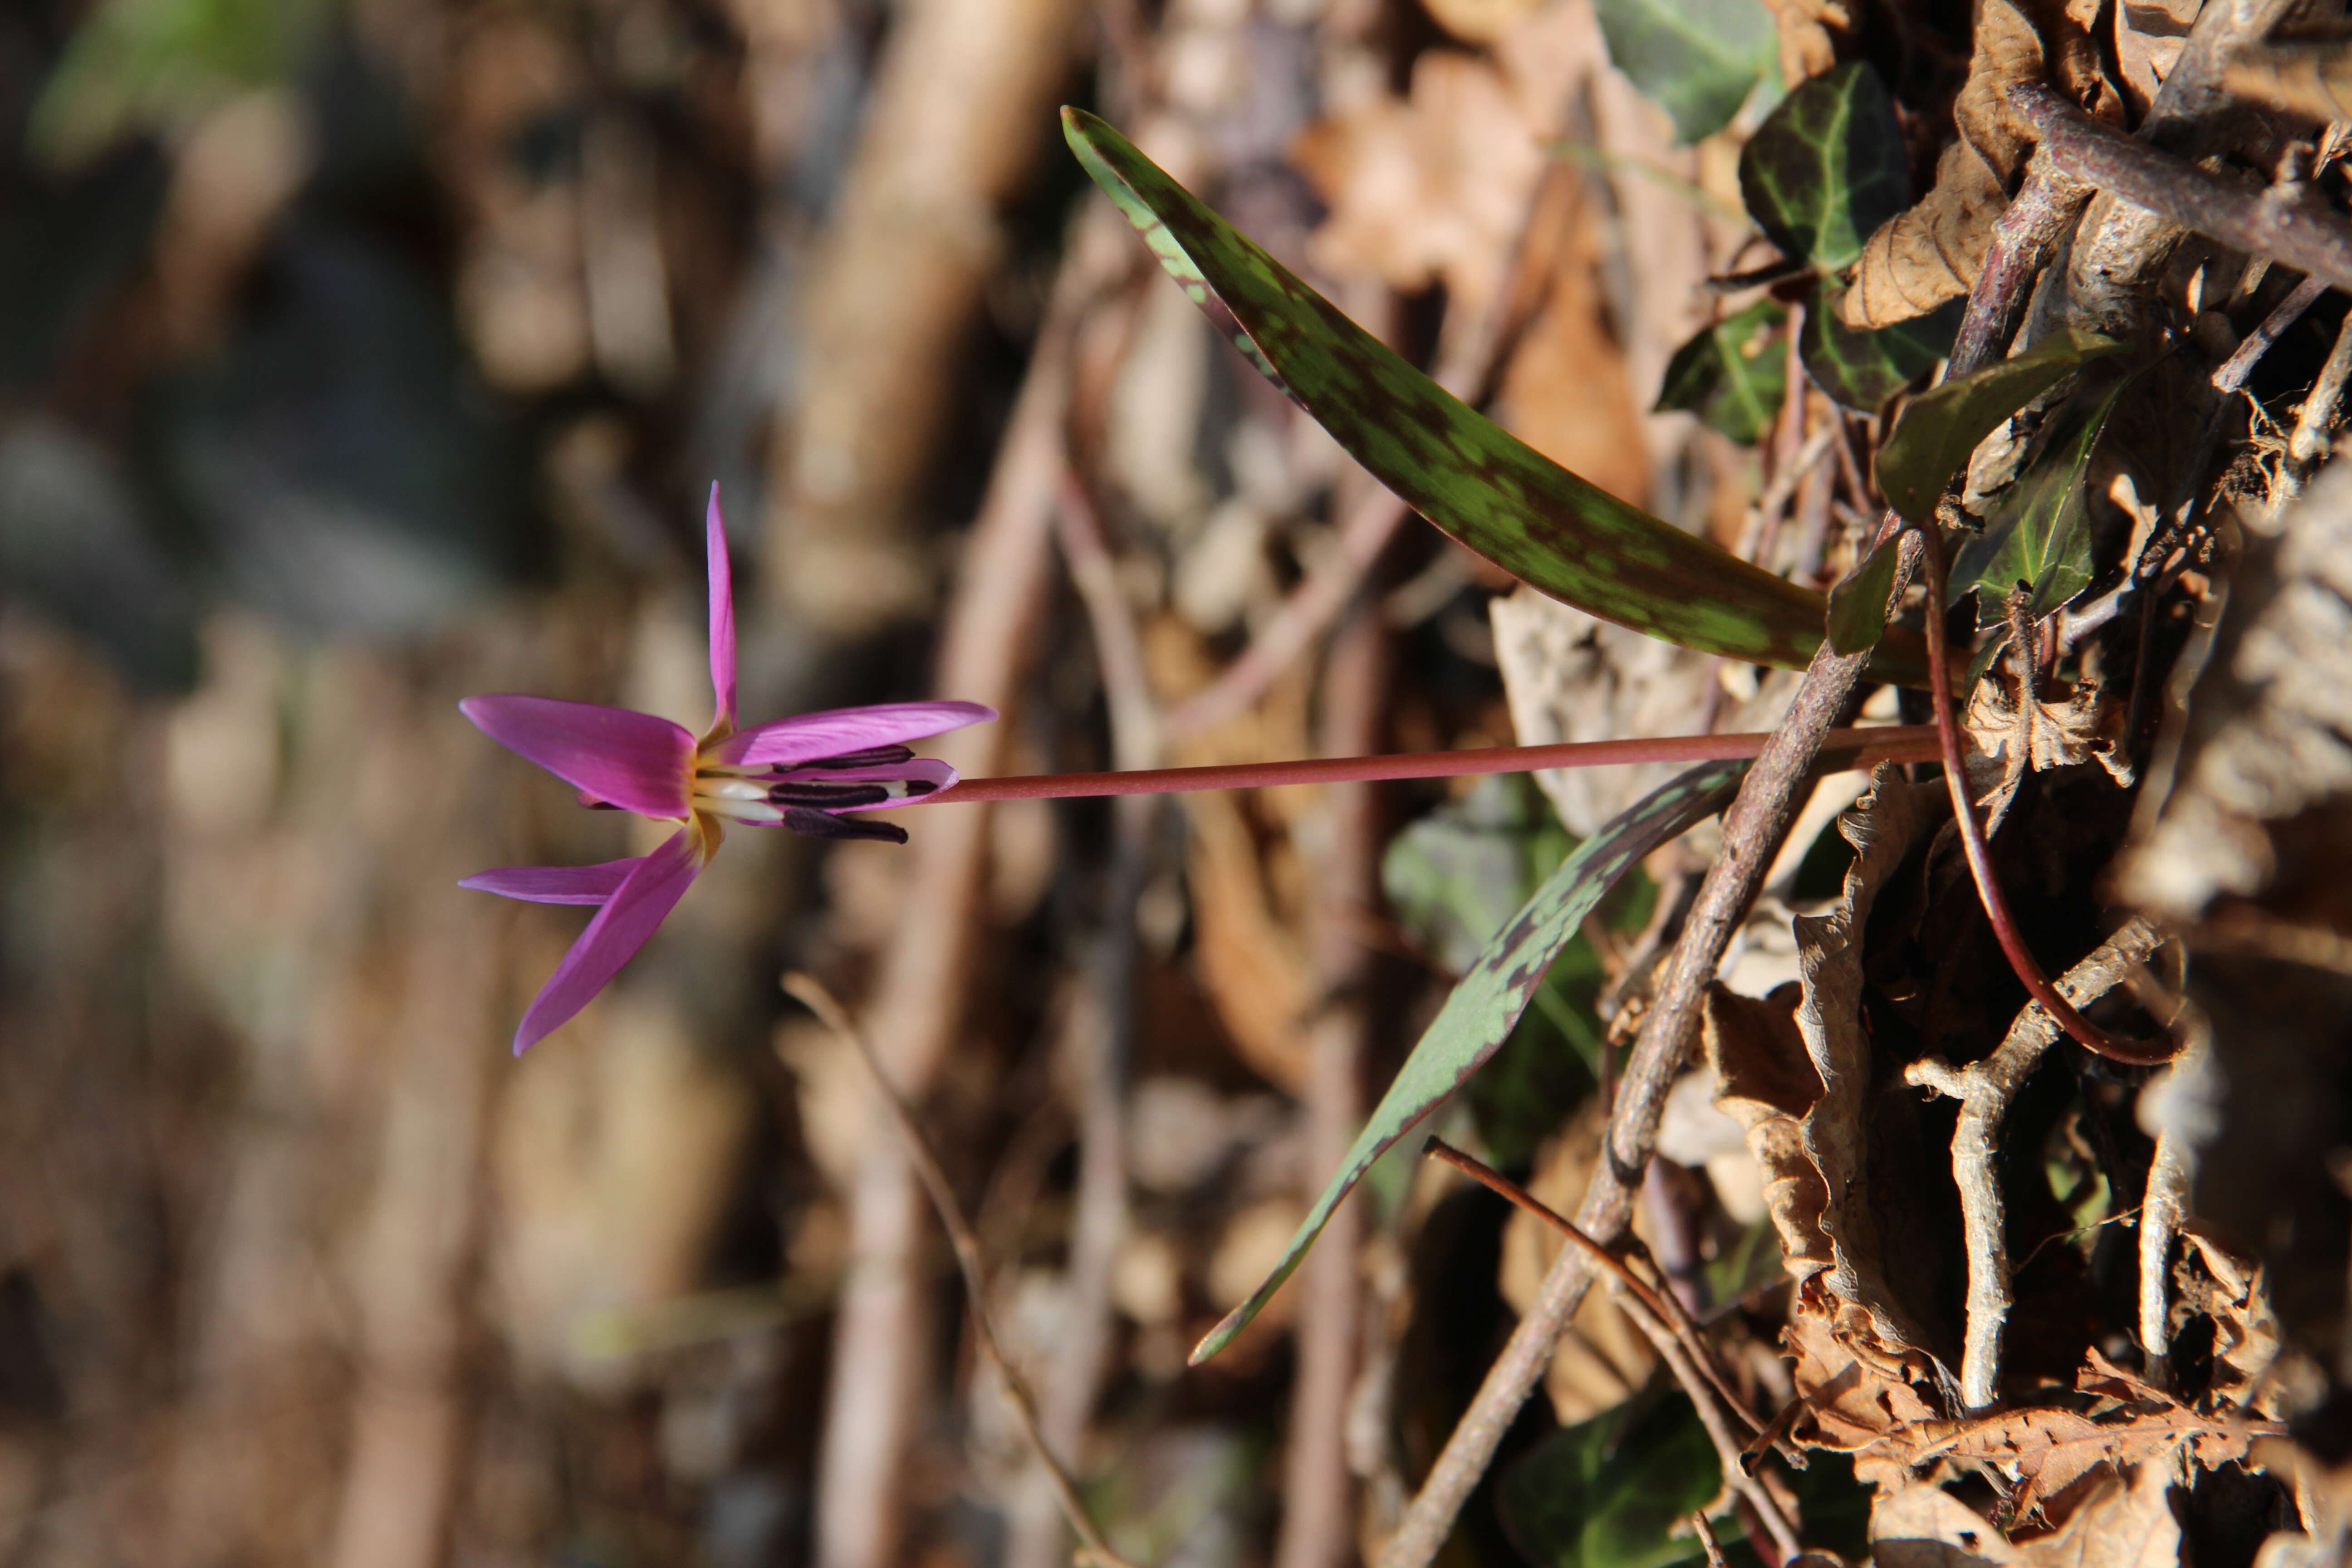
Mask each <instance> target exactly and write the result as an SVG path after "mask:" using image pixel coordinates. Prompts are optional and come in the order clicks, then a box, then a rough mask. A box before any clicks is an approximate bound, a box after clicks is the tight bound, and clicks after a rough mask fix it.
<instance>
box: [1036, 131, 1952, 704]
mask: <svg viewBox="0 0 2352 1568" xmlns="http://www.w3.org/2000/svg"><path fill="white" fill-rule="evenodd" d="M1063 127H1064V130H1065V132H1066V135H1067V136H1068V139H1069V142H1070V146H1071V149H1072V150H1073V151H1074V152H1076V154H1077V156H1078V161H1079V162H1080V163H1083V164H1084V165H1085V166H1086V169H1087V173H1088V174H1091V175H1093V176H1094V179H1095V181H1096V183H1097V184H1099V185H1101V186H1102V188H1103V189H1104V191H1106V192H1107V193H1108V195H1110V197H1111V199H1112V200H1113V201H1114V202H1116V203H1118V205H1119V207H1120V209H1121V210H1122V211H1123V212H1124V213H1125V214H1126V215H1127V216H1128V218H1129V221H1131V222H1132V223H1134V224H1135V226H1137V228H1138V229H1139V230H1140V231H1141V232H1142V234H1143V237H1144V240H1145V243H1147V244H1148V245H1150V247H1151V249H1152V251H1153V253H1154V254H1155V255H1157V256H1158V257H1159V258H1160V263H1161V265H1162V266H1164V267H1166V268H1168V270H1169V272H1170V273H1171V275H1172V276H1174V278H1175V279H1176V280H1177V281H1178V283H1180V284H1181V286H1182V287H1183V288H1184V290H1185V292H1186V293H1187V294H1188V295H1189V296H1190V297H1191V298H1192V300H1194V302H1195V303H1197V304H1200V305H1201V306H1202V308H1203V309H1206V310H1211V311H1212V313H1213V316H1214V317H1216V318H1217V319H1219V320H1220V321H1223V322H1224V323H1226V324H1227V332H1228V335H1229V336H1231V337H1232V338H1233V340H1234V345H1235V346H1236V347H1237V348H1239V349H1240V350H1241V351H1242V352H1243V353H1245V354H1247V355H1249V356H1250V358H1251V360H1252V361H1253V362H1254V363H1256V364H1258V366H1259V367H1260V368H1261V369H1262V370H1264V371H1265V372H1266V374H1269V375H1273V376H1275V377H1277V378H1278V380H1279V382H1280V384H1282V385H1283V386H1284V387H1285V389H1286V391H1288V392H1289V393H1290V395H1292V396H1293V397H1294V398H1295V399H1296V400H1297V402H1298V403H1299V405H1301V406H1302V407H1304V408H1305V409H1307V412H1308V413H1310V414H1312V415H1313V416H1315V417H1316V419H1318V421H1320V422H1321V424H1322V426H1323V427H1324V428H1325V429H1326V430H1328V431H1329V432H1330V433H1331V435H1332V437H1333V438H1334V439H1336V440H1337V441H1338V442H1339V445H1340V447H1342V448H1344V449H1345V450H1346V451H1347V452H1348V454H1349V456H1350V457H1352V458H1355V459H1356V460H1357V461H1358V462H1360V463H1361V464H1362V465H1363V466H1364V467H1365V468H1367V469H1369V470H1370V472H1371V473H1372V474H1373V476H1374V477H1375V478H1377V479H1380V480H1381V483H1383V484H1385V485H1387V486H1388V487H1389V488H1390V489H1393V490H1394V491H1396V493H1397V494H1398V495H1400V496H1402V498H1403V499H1404V500H1405V501H1406V502H1407V503H1408V504H1409V505H1411V506H1412V508H1413V509H1414V510H1417V511H1419V512H1420V513H1421V514H1422V515H1423V517H1426V518H1427V519H1429V521H1432V522H1433V523H1435V524H1436V525H1437V526H1438V527H1439V528H1441V529H1443V530H1444V531H1446V532H1447V533H1449V534H1451V535H1453V536H1454V538H1455V539H1457V540H1459V541H1461V542H1463V543H1464V544H1465V545H1467V546H1468V547H1469V548H1470V549H1472V550H1474V551H1476V552H1478V553H1479V554H1481V555H1484V556H1485V557H1486V559H1488V560H1490V561H1492V562H1494V563H1496V564H1497V565H1499V566H1501V567H1502V568H1503V569H1504V570H1505V571H1507V572H1508V573H1510V574H1512V575H1513V576H1515V577H1517V578H1519V579H1520V580H1521V581H1522V582H1525V583H1528V584H1531V585H1532V586H1534V587H1536V588H1538V589H1539V590H1541V591H1542V592H1544V593H1546V594H1549V595H1551V596H1552V597H1554V598H1556V599H1559V600H1562V601H1564V602H1565V603H1568V604H1570V605H1575V606H1577V607H1578V608H1579V609H1581V610H1584V611H1586V612H1587V613H1589V614H1591V615H1595V616H1601V617H1602V618H1604V619H1607V620H1612V621H1615V622H1617V623H1618V624H1620V625H1622V626H1631V627H1633V629H1634V630H1636V631H1640V632H1644V633H1647V634H1648V635H1650V636H1652V637H1661V638H1664V640H1666V641H1668V642H1675V643H1680V644H1682V645H1683V646H1685V647H1693V648H1697V649H1699V650H1701V651H1703V652H1708V653H1720V654H1724V655H1726V656H1727V657H1729V658H1738V659H1743V660H1746V661H1748V662H1751V663H1757V664H1769V665H1777V666H1780V668H1801V667H1802V666H1803V665H1804V664H1805V663H1807V662H1808V661H1809V660H1810V659H1811V656H1812V652H1813V649H1814V648H1815V647H1818V646H1820V643H1821V637H1822V617H1823V616H1824V615H1825V614H1826V613H1827V608H1828V607H1827V605H1826V604H1825V603H1824V602H1823V600H1822V596H1821V595H1819V594H1815V593H1812V592H1811V591H1810V590H1807V589H1804V588H1801V587H1799V586H1798V585H1797V584H1793V583H1790V582H1788V581H1786V580H1785V579H1782V578H1780V577H1776V576H1774V575H1772V574H1770V573H1769V572H1764V571H1760V570H1759V569H1758V568H1756V567H1753V566H1750V565H1749V564H1748V563H1746V562H1744V561H1741V560H1739V559H1738V557H1736V556H1734V555H1732V554H1731V552H1728V551H1726V550H1722V549H1719V548H1717V546H1715V545H1713V544H1711V543H1708V542H1706V541H1705V540H1703V539H1700V538H1698V537H1696V535H1693V534H1689V533H1685V532H1684V531H1682V530H1680V529H1678V528H1675V526H1674V525H1672V524H1671V523H1668V522H1665V521H1662V520H1660V519H1658V518H1655V517H1652V516H1651V515H1650V514H1649V513H1647V512H1645V511H1643V510H1641V509H1639V508H1638V507H1632V506H1628V505H1626V504H1625V503H1624V502H1622V501H1621V500H1617V499H1616V498H1615V497H1613V496H1611V495H1609V494H1608V493H1607V492H1606V491H1603V490H1601V489H1597V488H1596V487H1594V486H1592V485H1591V484H1588V483H1586V482H1585V481H1584V480H1583V479H1579V478H1577V476H1575V475H1574V474H1571V473H1570V472H1569V471H1568V470H1567V469H1565V468H1561V467H1559V465H1558V464H1557V463H1554V462H1552V461H1550V460H1549V458H1545V457H1543V456H1542V455H1541V454H1539V453H1538V452H1537V451H1536V450H1535V449H1534V448H1532V447H1528V445H1527V444H1526V443H1525V442H1522V441H1520V440H1518V439H1517V437H1513V436H1511V435H1509V434H1508V433H1507V432H1506V431H1504V430H1503V429H1502V428H1501V427H1500V426H1497V425H1496V424H1495V423H1494V422H1493V421H1492V420H1490V419H1487V418H1486V417H1485V416H1482V415H1480V414H1478V413H1477V412H1475V410H1473V409H1471V408H1470V407H1469V406H1467V405H1465V404H1464V403H1463V402H1462V401H1461V400H1460V399H1459V398H1456V397H1454V396H1453V395H1450V394H1448V393H1446V392H1445V391H1444V389H1443V388H1442V387H1440V386H1438V385H1437V384H1436V383H1434V382H1433V381H1431V380H1430V379H1429V377H1428V376H1426V375H1424V374H1422V373H1421V372H1420V371H1418V370H1416V369H1415V368H1413V366H1412V364H1410V363H1407V362H1406V361H1405V360H1404V359H1403V358H1402V357H1401V356H1400V355H1398V354H1397V353H1395V352H1394V351H1392V350H1391V349H1390V348H1388V347H1387V346H1386V345H1385V344H1383V343H1381V342H1379V341H1378V340H1377V339H1375V338H1373V337H1372V336H1371V335H1370V334H1369V333H1367V332H1365V331H1363V330H1362V329H1361V328H1360V327H1358V326H1357V325H1356V324H1355V323H1354V322H1352V321H1349V320H1348V318H1347V317H1346V316H1344V315H1342V314H1340V312H1339V310H1338V309H1337V308H1335V307H1334V306H1333V305H1332V304H1331V302H1330V301H1329V300H1326V299H1324V298H1323V297H1322V296H1321V295H1319V294H1318V293H1316V292H1315V291H1314V290H1313V289H1309V288H1307V286H1306V285H1305V284H1303V283H1301V282H1299V281H1298V279H1297V278H1295V277H1293V276H1292V275H1291V274H1290V273H1289V272H1288V271H1286V270H1285V269H1284V268H1283V267H1282V266H1281V265H1280V264H1279V263H1278V262H1276V260H1275V259H1274V258H1272V257H1270V256H1268V255H1266V254H1265V251H1263V250H1261V249H1259V248H1258V247H1256V246H1255V245H1253V244H1252V243H1251V242H1250V241H1249V240H1248V239H1246V238H1244V237H1243V236H1242V235H1241V234H1240V233H1239V232H1238V231H1236V230H1235V229H1234V227H1233V226H1232V225H1230V224H1228V223H1226V222H1225V221H1224V220H1223V219H1222V218H1220V217H1218V216H1217V215H1216V214H1214V213H1213V212H1211V211H1210V210H1209V209H1208V208H1207V207H1205V206H1203V205H1201V203H1200V202H1199V201H1197V200H1195V199H1194V198H1193V197H1192V195H1191V193H1189V192H1187V191H1186V190H1185V189H1184V188H1183V187H1182V186H1181V185H1179V184H1176V183H1175V182H1174V181H1173V180H1171V179H1170V178H1169V177H1168V176H1167V174H1165V173H1163V172H1162V171H1161V170H1160V168H1159V167H1158V166H1157V165H1155V164H1154V163H1152V162H1151V161H1150V159H1148V158H1146V157H1144V156H1143V154H1142V153H1139V152H1137V151H1136V150H1135V148H1134V147H1133V146H1132V145H1130V144H1129V142H1128V141H1127V139H1126V138H1125V137H1122V136H1121V135H1119V133H1118V132H1116V131H1114V130H1112V129H1111V128H1110V127H1109V126H1108V125H1106V124H1105V123H1103V122H1102V121H1100V120H1097V119H1096V118H1095V117H1094V116H1092V115H1090V114H1087V113H1085V112H1083V111H1082V110H1063ZM1926 668H1927V663H1926V656H1925V650H1924V647H1922V645H1921V639H1920V638H1918V637H1916V636H1914V637H1905V636H1902V635H1898V634H1894V633H1890V634H1889V635H1888V637H1887V639H1886V641H1885V643H1884V644H1882V645H1881V647H1880V648H1879V651H1878V655H1877V658H1876V660H1875V661H1874V665H1873V673H1874V674H1875V675H1877V676H1878V677H1879V678H1881V679H1890V680H1900V681H1905V682H1909V683H1916V682H1918V681H1919V680H1920V679H1923V678H1924V676H1925V673H1926Z"/></svg>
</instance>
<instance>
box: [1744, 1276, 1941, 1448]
mask: <svg viewBox="0 0 2352 1568" xmlns="http://www.w3.org/2000/svg"><path fill="white" fill-rule="evenodd" d="M1821 1279H1822V1277H1821V1276H1818V1275H1817V1276H1815V1277H1814V1279H1812V1280H1811V1282H1809V1283H1807V1284H1805V1285H1801V1286H1800V1287H1799V1288H1798V1289H1797V1291H1796V1294H1795V1295H1794V1296H1793V1297H1792V1298H1791V1300H1790V1307H1789V1321H1788V1325H1787V1326H1786V1327H1785V1328H1783V1329H1782V1330H1781V1331H1780V1342H1781V1344H1782V1345H1783V1347H1784V1348H1786V1350H1787V1351H1788V1352H1789V1353H1790V1355H1791V1356H1793V1357H1794V1358H1795V1359H1796V1365H1795V1367H1794V1368H1793V1370H1792V1375H1793V1377H1794V1379H1795V1381H1796V1385H1797V1393H1798V1394H1799V1396H1800V1397H1801V1398H1802V1399H1803V1400H1804V1401H1805V1403H1806V1405H1807V1406H1808V1408H1809V1419H1810V1421H1811V1433H1810V1434H1808V1433H1806V1432H1805V1431H1804V1430H1803V1428H1802V1427H1800V1430H1799V1434H1798V1436H1799V1438H1800V1440H1801V1441H1803V1442H1807V1443H1810V1444H1812V1445H1813V1446H1815V1447H1824V1448H1834V1449H1837V1450H1838V1451H1840V1452H1842V1453H1850V1454H1853V1456H1854V1471H1853V1473H1854V1475H1855V1476H1856V1478H1858V1479H1862V1480H1866V1481H1874V1482H1876V1483H1877V1484H1878V1485H1879V1486H1880V1488H1881V1489H1885V1488H1887V1487H1892V1486H1898V1485H1901V1484H1903V1483H1904V1482H1906V1481H1907V1480H1908V1479H1910V1471H1909V1468H1908V1467H1906V1465H1905V1464H1904V1463H1903V1461H1902V1460H1901V1458H1899V1457H1897V1456H1895V1455H1894V1454H1892V1453H1890V1452H1889V1451H1888V1449H1887V1447H1886V1439H1887V1438H1888V1436H1890V1435H1893V1434H1900V1433H1902V1432H1905V1431H1907V1430H1911V1429H1914V1428H1916V1427H1919V1426H1925V1425H1932V1424H1934V1423H1936V1422H1937V1421H1938V1420H1939V1419H1940V1416H1941V1414H1942V1413H1941V1412H1940V1411H1939V1410H1938V1409H1937V1406H1936V1405H1935V1404H1934V1403H1933V1402H1932V1400H1931V1399H1930V1398H1929V1394H1928V1393H1923V1392H1922V1390H1923V1389H1926V1390H1928V1391H1929V1393H1932V1391H1933V1387H1934V1384H1933V1376H1934V1368H1933V1366H1932V1365H1931V1363H1929V1362H1928V1360H1927V1357H1926V1356H1925V1355H1923V1354H1921V1353H1920V1352H1916V1351H1912V1350H1906V1349H1904V1348H1902V1347H1900V1346H1896V1345H1890V1344H1889V1343H1887V1342H1885V1340H1883V1339H1881V1338H1880V1337H1879V1335H1878V1331H1877V1329H1876V1328H1875V1326H1874V1323H1873V1322H1872V1320H1871V1315H1870V1314H1869V1313H1868V1312H1866V1311H1864V1310H1863V1309H1861V1308H1860V1307H1855V1306H1852V1305H1849V1304H1847V1303H1845V1302H1843V1301H1840V1300H1837V1299H1836V1297H1835V1296H1833V1295H1832V1294H1831V1293H1830V1292H1829V1291H1828V1290H1826V1289H1823V1288H1822V1283H1821Z"/></svg>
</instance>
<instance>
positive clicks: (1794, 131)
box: [1739, 60, 1911, 272]
mask: <svg viewBox="0 0 2352 1568" xmlns="http://www.w3.org/2000/svg"><path fill="white" fill-rule="evenodd" d="M1739 194H1740V195H1741V197H1742V198H1743V199H1744V200H1745V201H1746V202H1747V204H1748V216H1750V217H1753V218H1754V219H1755V220H1756V224H1757V226H1758V227H1759V228H1761V229H1762V230H1763V231H1764V233H1765V236H1766V237H1768V238H1769V239H1770V240H1771V241H1772V243H1773V244H1775V245H1777V246H1779V247H1780V250H1781V252H1782V254H1784V255H1786V256H1790V257H1792V258H1796V259H1797V260H1800V261H1804V262H1809V263H1811V265H1812V266H1813V267H1814V268H1816V269H1818V270H1820V271H1822V272H1839V271H1843V269H1845V268H1848V267H1851V266H1853V264H1854V263H1855V262H1856V261H1859V260H1861V259H1862V243H1863V241H1864V240H1865V239H1868V238H1869V237H1870V236H1871V234H1872V232H1873V231H1874V230H1875V229H1876V228H1877V227H1878V226H1879V225H1880V224H1883V223H1885V221H1886V220H1887V219H1889V218H1891V217H1893V216H1895V214H1897V213H1899V212H1901V211H1902V210H1903V209H1904V208H1905V207H1907V206H1909V205H1911V170H1910V166H1909V161H1908V159H1907V157H1906V153H1905V150H1904V144H1903V123H1902V121H1899V120H1897V119H1896V118H1895V100H1893V99H1891V98H1889V97H1888V96H1887V94H1886V88H1885V84H1884V83H1883V82H1881V81H1880V80H1879V79H1878V73H1877V72H1876V71H1874V70H1873V69H1871V68H1870V67H1869V66H1867V65H1865V64H1864V63H1863V62H1862V61H1860V60H1853V61H1850V62H1849V63H1847V64H1845V65H1842V66H1839V67H1838V68H1836V69H1834V70H1831V71H1828V72H1825V73H1824V74H1822V75H1821V76H1817V77H1815V78H1813V79H1811V80H1810V81H1808V82H1805V83H1804V84H1802V85H1801V86H1800V87H1798V88H1797V89H1795V90H1793V91H1791V92H1790V94H1789V96H1788V97H1786V98H1784V99H1782V100H1780V107H1779V108H1777V109H1775V110H1772V112H1771V114H1770V115H1769V116H1768V117H1767V118H1766V119H1765V121H1764V123H1763V124H1761V125H1759V126H1758V127H1757V128H1756V134H1755V135H1753V136H1751V137H1749V138H1748V145H1747V146H1745V147H1743V148H1741V149H1740V150H1739Z"/></svg>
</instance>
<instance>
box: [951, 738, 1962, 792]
mask: <svg viewBox="0 0 2352 1568" xmlns="http://www.w3.org/2000/svg"><path fill="white" fill-rule="evenodd" d="M1765 740H1766V737H1765V736H1763V735H1755V734H1748V735H1682V736H1671V737H1666V738H1664V739H1657V740H1635V741H1582V742H1570V743H1568V744H1565V745H1558V746H1491V747H1486V748H1482V749H1480V750H1477V751H1469V752H1392V753H1390V754H1388V755H1385V756H1373V757H1308V758H1303V759H1301V760H1299V761H1297V762H1287V763H1231V764H1227V765H1225V766H1222V767H1210V768H1130V769H1127V770H1125V771H1123V772H1118V773H1033V774H1028V775H1025V776H1016V777H1013V778H1001V779H965V780H963V781H962V782H961V783H960V784H953V785H950V787H949V788H947V789H943V790H941V791H940V792H939V793H938V794H937V795H930V796H929V797H927V798H926V799H925V800H924V802H923V804H924V805H952V804H956V803H960V802H964V801H976V800H1040V799H1047V800H1061V799H1069V798H1072V797H1083V796H1088V795H1169V794H1176V793H1180V792H1182V791H1186V790H1196V789H1248V788H1252V787H1257V786H1264V785H1268V784H1366V783H1372V782H1376V781H1380V780H1384V779H1445V778H1460V777H1464V776H1466V775H1469V774H1473V773H1530V772H1533V771H1534V770H1536V769H1538V768H1580V767H1596V766H1600V765H1601V764H1604V763H1704V762H1716V761H1720V760H1723V759H1726V758H1734V757H1752V756H1754V755H1755V754H1756V753H1757V752H1759V750H1761V749H1762V747H1763V744H1764V742H1765ZM1936 754H1937V753H1936V735H1935V731H1934V730H1933V728H1932V727H1931V726H1929V725H1926V724H1907V725H1899V726H1898V725H1880V726H1875V727H1872V728H1867V729H1855V730H1832V731H1830V732H1829V736H1828V738H1827V739H1826V740H1825V741H1823V742H1822V757H1823V759H1824V760H1825V761H1827V762H1831V763H1833V764H1834V766H1835V767H1836V768H1839V769H1844V768H1867V767H1874V766H1876V765H1877V764H1878V763H1925V762H1933V761H1935V760H1936Z"/></svg>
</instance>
